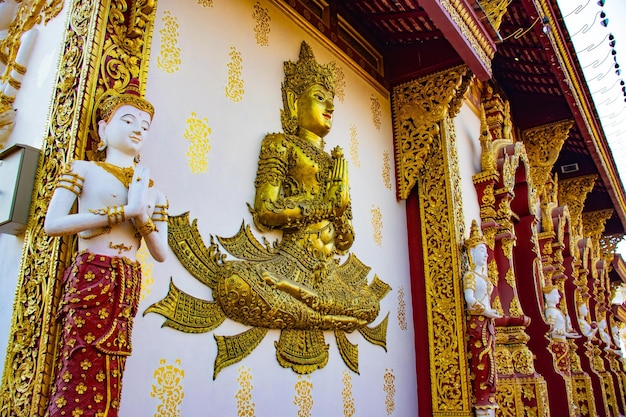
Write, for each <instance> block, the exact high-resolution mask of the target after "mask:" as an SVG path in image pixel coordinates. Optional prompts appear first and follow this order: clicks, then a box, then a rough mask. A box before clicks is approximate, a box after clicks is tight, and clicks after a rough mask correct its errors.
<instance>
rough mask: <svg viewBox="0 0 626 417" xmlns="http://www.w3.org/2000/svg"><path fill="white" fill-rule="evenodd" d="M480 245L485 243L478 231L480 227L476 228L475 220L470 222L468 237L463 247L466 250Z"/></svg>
mask: <svg viewBox="0 0 626 417" xmlns="http://www.w3.org/2000/svg"><path fill="white" fill-rule="evenodd" d="M481 243H483V244H484V243H486V242H485V238H484V236H483V233H482V232H481V230H480V227H478V222H477V221H476V220H472V227H471V228H470V235H469V237H468V238H467V239H465V247H466V248H467V249H471V248H473V247H475V246H478V245H480V244H481Z"/></svg>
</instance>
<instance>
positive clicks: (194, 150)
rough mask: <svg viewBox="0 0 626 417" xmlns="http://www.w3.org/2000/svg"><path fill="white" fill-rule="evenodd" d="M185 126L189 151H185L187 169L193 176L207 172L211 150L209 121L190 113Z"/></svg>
mask: <svg viewBox="0 0 626 417" xmlns="http://www.w3.org/2000/svg"><path fill="white" fill-rule="evenodd" d="M186 124H187V128H186V129H185V139H187V140H188V141H189V149H187V162H188V164H189V169H190V170H191V172H192V173H193V174H201V173H203V172H207V171H208V170H209V151H210V150H211V143H210V142H209V135H210V134H211V128H210V127H209V120H208V119H207V118H206V117H205V118H203V119H200V118H198V117H197V116H196V113H195V112H192V113H191V116H190V117H189V118H188V119H187V122H186Z"/></svg>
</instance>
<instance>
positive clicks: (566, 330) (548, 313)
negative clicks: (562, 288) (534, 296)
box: [543, 285, 580, 341]
mask: <svg viewBox="0 0 626 417" xmlns="http://www.w3.org/2000/svg"><path fill="white" fill-rule="evenodd" d="M543 291H544V298H545V300H546V305H545V308H544V314H545V317H546V322H547V323H548V324H550V326H551V328H550V335H551V336H552V338H553V339H554V340H557V341H565V340H566V339H567V338H570V339H577V338H579V337H580V335H579V334H578V333H576V332H575V331H574V329H573V328H572V326H571V322H568V321H569V317H567V316H565V314H563V311H561V309H560V308H559V307H557V305H558V304H559V301H560V300H561V294H560V293H559V289H558V288H557V287H556V286H554V285H546V286H545V287H544V289H543Z"/></svg>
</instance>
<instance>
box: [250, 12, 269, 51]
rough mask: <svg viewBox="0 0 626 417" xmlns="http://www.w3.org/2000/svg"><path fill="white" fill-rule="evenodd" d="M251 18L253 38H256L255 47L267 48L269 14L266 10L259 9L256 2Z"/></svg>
mask: <svg viewBox="0 0 626 417" xmlns="http://www.w3.org/2000/svg"><path fill="white" fill-rule="evenodd" d="M252 18H253V19H254V22H255V25H254V37H255V38H256V43H257V45H261V46H268V45H269V44H270V41H269V36H270V20H271V19H270V14H269V10H268V9H264V8H263V7H261V3H259V2H258V1H257V2H256V4H255V5H254V12H252Z"/></svg>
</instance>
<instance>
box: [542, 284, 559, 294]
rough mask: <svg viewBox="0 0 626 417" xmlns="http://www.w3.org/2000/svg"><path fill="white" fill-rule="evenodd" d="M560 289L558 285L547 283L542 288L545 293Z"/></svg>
mask: <svg viewBox="0 0 626 417" xmlns="http://www.w3.org/2000/svg"><path fill="white" fill-rule="evenodd" d="M555 289H558V287H557V286H556V285H554V284H546V285H544V286H543V288H542V289H541V290H542V291H543V293H544V294H550V293H551V292H552V291H553V290H555Z"/></svg>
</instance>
